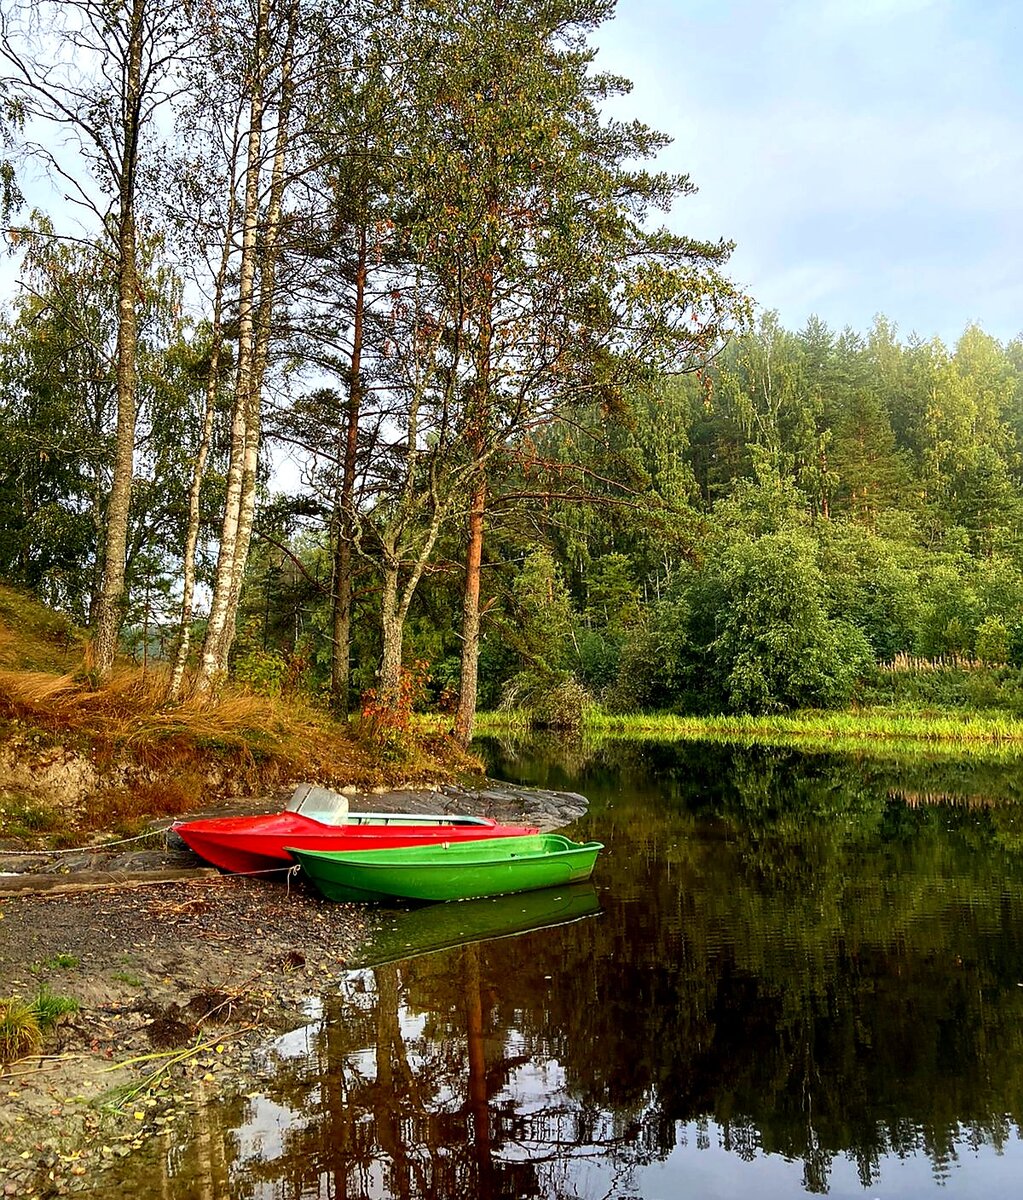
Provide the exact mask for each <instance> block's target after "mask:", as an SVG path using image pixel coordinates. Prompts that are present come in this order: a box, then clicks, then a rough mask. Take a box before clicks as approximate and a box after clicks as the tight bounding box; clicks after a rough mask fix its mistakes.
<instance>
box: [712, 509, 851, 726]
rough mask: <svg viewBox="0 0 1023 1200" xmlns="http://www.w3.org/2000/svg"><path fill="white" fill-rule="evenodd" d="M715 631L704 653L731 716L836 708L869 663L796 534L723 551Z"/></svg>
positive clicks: (806, 543)
mask: <svg viewBox="0 0 1023 1200" xmlns="http://www.w3.org/2000/svg"><path fill="white" fill-rule="evenodd" d="M710 586H711V587H712V588H713V589H714V590H715V591H716V592H717V599H718V602H717V612H718V632H717V636H716V637H715V639H714V641H713V642H712V643H711V644H710V646H709V647H708V649H709V651H710V654H711V657H712V658H713V660H714V662H715V663H716V665H717V669H718V672H719V674H720V675H721V677H722V679H723V683H724V690H725V693H726V695H727V698H728V703H729V706H730V707H731V708H732V709H733V711H736V712H751V713H764V712H776V711H781V710H784V709H786V708H833V707H837V706H839V705H841V704H844V703H845V702H846V701H848V699H849V698H850V696H851V695H852V690H853V686H854V684H855V683H856V680H857V678H858V676H859V675H860V674H861V673H862V671H863V670H864V669H865V667H866V665H867V664H868V663H869V662H870V661H871V660H872V655H871V652H870V646H869V643H868V642H867V640H866V638H865V637H864V635H863V634H862V633H861V632H860V631H859V630H858V629H856V628H855V627H854V626H852V625H850V624H849V623H848V622H846V621H842V620H835V619H833V618H831V617H830V616H829V614H828V611H827V606H826V603H825V589H824V580H823V577H822V576H821V573H820V570H819V568H818V567H817V565H816V547H815V545H814V543H813V542H812V541H811V540H810V539H809V538H807V537H806V536H805V535H802V534H798V533H795V532H790V533H779V534H769V535H767V536H766V537H763V538H760V539H758V540H756V541H749V542H747V541H737V542H735V543H733V544H732V545H731V546H730V547H728V548H727V549H726V550H725V552H724V554H723V555H722V557H721V560H720V561H719V563H718V564H717V567H716V569H715V571H714V572H713V575H712V578H711V583H710Z"/></svg>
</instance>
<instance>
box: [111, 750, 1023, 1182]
mask: <svg viewBox="0 0 1023 1200" xmlns="http://www.w3.org/2000/svg"><path fill="white" fill-rule="evenodd" d="M481 748H482V751H483V752H484V754H485V756H486V758H487V761H488V763H489V765H490V769H491V772H492V774H494V775H497V776H502V777H504V778H508V779H512V780H515V781H516V782H527V783H536V784H540V785H542V786H545V787H554V788H565V789H570V790H574V791H580V792H583V793H584V794H585V795H587V796H588V797H589V798H590V801H591V808H590V811H589V813H588V815H587V816H586V817H585V818H584V819H583V820H581V821H579V822H578V823H577V824H576V825H574V826H573V827H571V828H570V829H569V830H568V832H569V833H570V834H571V835H572V836H577V837H579V838H589V837H596V838H598V839H599V840H601V841H603V842H604V843H605V845H606V849H605V850H604V852H603V853H602V854H601V856H600V858H599V859H598V861H597V868H596V871H595V873H594V878H593V884H592V886H590V885H582V886H579V885H577V886H576V887H574V888H565V889H555V890H554V891H552V892H551V893H533V894H530V895H528V896H525V895H524V896H521V897H509V898H504V899H502V900H498V901H475V902H471V903H470V904H466V905H443V906H429V907H427V908H424V909H419V910H415V911H405V912H393V913H390V914H388V916H387V917H386V919H385V920H384V922H383V923H382V927H381V929H380V930H379V931H378V932H377V933H376V935H375V936H374V938H373V939H372V941H371V942H370V943H369V944H367V946H366V947H364V948H363V951H362V952H361V954H360V960H359V962H358V963H357V964H353V965H352V969H351V970H349V971H347V972H346V973H345V974H344V975H343V976H342V977H341V978H339V979H338V980H337V981H336V982H335V984H334V986H332V987H331V988H330V989H329V990H328V991H327V992H326V993H325V995H324V996H323V997H321V998H319V999H318V1000H316V1001H315V1003H314V1005H313V1007H312V1009H311V1018H312V1019H311V1023H310V1024H309V1025H308V1026H307V1027H305V1028H303V1029H300V1030H297V1031H295V1032H294V1033H291V1034H288V1035H287V1036H285V1037H283V1038H281V1039H279V1040H278V1041H277V1042H275V1043H274V1044H273V1045H271V1046H269V1047H268V1048H267V1058H268V1064H269V1065H270V1066H271V1067H272V1073H271V1082H270V1083H267V1084H263V1085H261V1090H260V1091H257V1092H255V1093H253V1094H251V1095H249V1096H247V1097H238V1098H237V1099H236V1100H235V1101H234V1102H232V1103H228V1104H224V1105H219V1106H216V1107H211V1108H210V1109H209V1110H208V1111H206V1112H201V1113H199V1114H198V1115H197V1117H196V1125H195V1129H194V1130H193V1133H192V1136H191V1137H190V1139H189V1140H188V1141H187V1143H184V1144H182V1145H180V1146H179V1147H177V1148H171V1149H169V1151H168V1153H167V1154H166V1156H164V1157H163V1158H162V1160H161V1161H160V1162H159V1164H158V1170H154V1173H153V1174H152V1175H151V1176H150V1179H149V1181H148V1182H145V1181H144V1182H143V1184H142V1185H141V1187H140V1185H139V1181H138V1177H137V1175H136V1177H135V1184H134V1191H133V1192H132V1193H131V1194H133V1195H151V1196H157V1195H159V1196H162V1197H173V1198H175V1200H180V1198H184V1197H188V1198H192V1197H200V1198H202V1197H210V1198H213V1197H239V1198H241V1197H246V1198H249V1197H251V1198H253V1200H271V1198H272V1200H299V1198H303V1200H304V1198H307V1197H310V1198H311V1197H316V1198H318V1200H319V1198H324V1200H325V1198H328V1197H329V1198H332V1200H333V1198H341V1197H345V1198H348V1200H357V1198H358V1200H362V1198H370V1197H373V1198H383V1197H401V1198H413V1197H415V1198H417V1200H418V1198H420V1197H421V1198H423V1200H426V1198H431V1200H447V1198H451V1200H454V1198H458V1200H465V1198H470V1197H476V1198H479V1200H498V1198H501V1200H505V1198H507V1200H525V1198H527V1197H528V1198H533V1197H543V1198H545V1200H547V1198H549V1200H570V1198H572V1200H575V1198H579V1200H584V1198H585V1200H678V1198H680V1197H694V1198H695V1197H699V1198H701V1200H706V1198H715V1197H721V1198H726V1197H727V1198H731V1197H740V1196H743V1197H744V1196H747V1195H750V1194H755V1195H756V1196H757V1200H773V1198H775V1197H793V1196H798V1195H803V1194H827V1195H830V1196H833V1197H858V1198H863V1200H866V1198H873V1197H935V1200H937V1198H938V1197H942V1198H949V1200H959V1198H960V1197H990V1196H992V1195H1000V1194H1004V1195H1008V1194H1010V1193H1013V1192H1015V1191H1016V1190H1018V1188H1019V1185H1020V1182H1021V1181H1023V1142H1021V1139H1020V1120H1021V1116H1023V807H1020V805H1019V790H1020V782H1019V781H1020V776H1019V773H1018V771H1017V769H1016V768H1015V767H1013V766H1011V765H1005V764H1004V763H1003V764H989V765H984V764H983V763H977V762H971V763H967V762H960V763H947V762H944V763H943V762H932V761H928V760H926V759H921V758H914V759H909V760H906V761H904V762H899V761H886V760H882V759H874V758H869V757H863V758H858V757H849V756H836V755H831V756H829V755H819V754H814V755H809V754H801V753H798V752H795V751H786V750H777V749H770V750H769V749H763V748H750V749H741V748H735V747H725V746H720V745H705V744H692V743H689V744H667V743H656V742H632V741H630V742H613V741H611V742H606V743H603V744H601V745H596V746H593V747H584V746H582V745H579V744H577V745H565V744H562V743H557V742H553V741H550V742H547V743H544V742H542V741H540V740H534V741H533V742H531V743H526V744H515V743H510V742H509V743H501V742H498V741H495V740H490V741H486V742H484V743H482V747H481ZM157 1176H159V1179H157ZM147 1186H149V1187H150V1189H151V1190H150V1191H148V1192H147V1191H146V1187H147ZM110 1194H114V1193H113V1192H111V1193H110Z"/></svg>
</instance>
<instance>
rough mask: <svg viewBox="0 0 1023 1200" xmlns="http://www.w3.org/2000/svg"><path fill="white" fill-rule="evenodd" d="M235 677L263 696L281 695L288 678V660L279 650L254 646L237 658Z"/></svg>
mask: <svg viewBox="0 0 1023 1200" xmlns="http://www.w3.org/2000/svg"><path fill="white" fill-rule="evenodd" d="M234 677H235V679H237V680H238V682H239V683H244V684H245V685H246V686H247V687H249V688H251V689H252V691H254V692H257V693H258V694H259V695H261V696H279V695H280V694H281V692H282V690H283V688H284V685H285V683H286V681H287V679H288V662H287V660H286V659H285V657H284V656H283V655H282V654H281V653H279V652H278V651H277V650H262V649H258V648H256V647H252V648H251V649H248V650H245V651H243V652H242V653H241V654H239V655H238V657H237V658H236V659H235V661H234Z"/></svg>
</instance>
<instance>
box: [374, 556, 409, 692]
mask: <svg viewBox="0 0 1023 1200" xmlns="http://www.w3.org/2000/svg"><path fill="white" fill-rule="evenodd" d="M383 576H384V582H383V592H382V596H381V607H380V632H381V636H382V639H383V654H382V655H381V659H380V683H379V686H378V687H377V695H378V697H379V699H380V702H381V703H382V704H386V705H387V707H388V708H391V709H394V708H396V707H397V704H398V696H399V695H400V693H401V647H402V641H403V638H404V633H405V621H404V616H403V614H402V611H401V605H400V604H399V602H398V566H397V564H396V563H395V564H393V565H392V564H390V563H387V564H386V565H385V566H384V570H383Z"/></svg>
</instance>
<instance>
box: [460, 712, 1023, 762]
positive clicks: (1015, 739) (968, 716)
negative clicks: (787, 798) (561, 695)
mask: <svg viewBox="0 0 1023 1200" xmlns="http://www.w3.org/2000/svg"><path fill="white" fill-rule="evenodd" d="M544 732H551V733H556V734H557V733H566V734H568V735H569V736H576V737H579V736H581V737H583V738H590V739H594V740H600V739H603V738H606V739H608V740H623V741H624V740H630V739H646V738H649V739H655V740H660V741H693V742H698V741H708V742H724V743H731V744H735V745H763V746H772V747H780V748H785V747H790V748H792V749H799V750H808V751H815V750H826V751H827V750H830V751H840V752H841V751H848V752H852V753H856V752H868V753H869V752H874V753H877V754H883V755H891V754H912V753H917V754H926V755H929V756H933V755H935V754H955V755H956V756H957V757H961V756H963V755H966V756H969V757H986V758H992V757H995V758H1006V759H1011V758H1016V757H1023V718H1016V717H1013V716H1010V715H1008V714H1006V713H1002V712H990V711H962V712H951V711H948V710H943V711H939V712H933V711H922V710H906V709H890V708H873V709H858V710H840V711H836V712H826V711H819V710H809V711H805V712H797V713H787V714H779V715H772V716H759V717H754V716H748V715H734V716H733V715H728V714H723V715H716V716H707V717H687V716H679V715H676V714H674V713H650V714H645V713H623V714H621V715H616V714H611V713H604V712H601V711H600V710H599V709H591V710H589V711H585V712H584V713H583V717H582V723H581V724H580V726H579V727H578V728H577V729H573V730H564V731H554V730H551V731H546V730H542V729H539V728H537V727H532V726H530V724H529V718H528V714H526V713H523V712H514V711H513V712H508V713H505V712H485V713H480V714H479V715H478V717H477V723H476V735H477V736H478V737H501V736H511V737H514V736H517V735H521V736H534V735H535V734H537V733H544Z"/></svg>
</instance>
